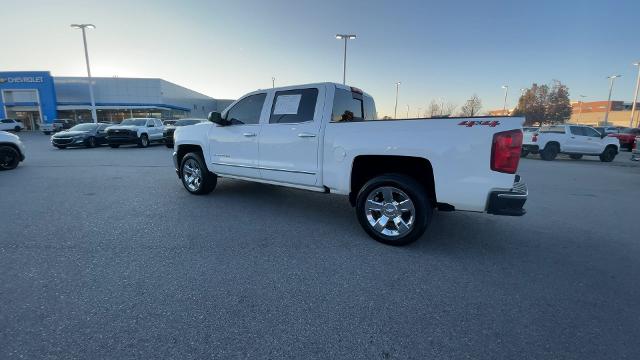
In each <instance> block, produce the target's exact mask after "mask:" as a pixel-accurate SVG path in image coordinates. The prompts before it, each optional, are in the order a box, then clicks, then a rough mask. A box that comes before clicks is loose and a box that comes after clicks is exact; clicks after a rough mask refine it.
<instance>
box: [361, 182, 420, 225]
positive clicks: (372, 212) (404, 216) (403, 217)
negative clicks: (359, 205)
mask: <svg viewBox="0 0 640 360" xmlns="http://www.w3.org/2000/svg"><path fill="white" fill-rule="evenodd" d="M365 214H366V217H367V221H368V222H369V225H371V227H372V228H373V229H374V230H375V231H376V232H378V233H380V234H382V235H385V236H387V237H399V236H403V235H405V234H407V233H408V232H410V231H411V229H412V228H413V225H414V222H415V214H416V209H415V206H414V204H413V201H411V198H409V196H408V195H407V194H405V193H404V191H402V190H400V189H398V188H395V187H393V186H382V187H379V188H376V189H374V190H373V191H371V192H370V193H369V196H367V201H366V203H365Z"/></svg>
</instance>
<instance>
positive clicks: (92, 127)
mask: <svg viewBox="0 0 640 360" xmlns="http://www.w3.org/2000/svg"><path fill="white" fill-rule="evenodd" d="M96 126H98V125H96V124H79V125H76V126H74V127H72V128H71V129H69V131H91V130H95V128H96Z"/></svg>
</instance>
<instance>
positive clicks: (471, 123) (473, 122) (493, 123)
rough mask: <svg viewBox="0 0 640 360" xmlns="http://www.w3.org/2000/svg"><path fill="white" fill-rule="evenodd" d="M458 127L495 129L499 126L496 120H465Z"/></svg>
mask: <svg viewBox="0 0 640 360" xmlns="http://www.w3.org/2000/svg"><path fill="white" fill-rule="evenodd" d="M458 125H460V126H466V127H472V126H474V125H481V126H490V127H496V126H498V125H500V121H497V120H492V121H478V120H465V121H461V122H460V123H459V124H458Z"/></svg>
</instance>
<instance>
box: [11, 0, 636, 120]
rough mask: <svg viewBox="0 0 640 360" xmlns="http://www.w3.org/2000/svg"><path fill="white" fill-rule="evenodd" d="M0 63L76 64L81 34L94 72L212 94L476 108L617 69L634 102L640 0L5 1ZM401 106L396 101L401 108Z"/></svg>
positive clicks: (588, 82)
mask: <svg viewBox="0 0 640 360" xmlns="http://www.w3.org/2000/svg"><path fill="white" fill-rule="evenodd" d="M0 11H1V12H2V14H3V16H2V22H1V24H0V29H2V34H3V37H2V43H3V46H2V51H1V53H0V54H1V56H0V71H1V70H5V71H11V70H50V71H51V72H52V74H53V75H54V76H84V75H86V69H85V65H84V57H83V52H82V51H83V50H82V40H81V36H80V32H79V31H78V30H73V29H71V28H70V27H69V24H71V23H83V22H84V23H93V24H95V25H96V26H97V29H95V30H90V32H89V34H88V39H89V51H90V57H91V62H92V72H93V75H94V76H108V77H109V76H114V75H118V76H120V77H158V78H163V79H166V80H169V81H172V82H175V83H177V84H180V85H183V86H186V87H189V88H192V89H194V90H197V91H200V92H202V93H204V94H207V95H210V96H213V97H217V98H236V97H238V96H240V95H242V94H244V93H245V92H248V91H252V90H255V89H257V88H267V87H270V86H271V77H272V76H274V77H276V85H290V84H298V83H307V82H319V81H335V82H341V81H342V51H343V44H342V42H340V41H338V40H336V39H335V34H336V33H355V34H357V35H358V39H356V40H354V41H350V42H349V51H348V63H347V83H348V84H350V85H352V86H357V87H360V88H362V89H364V90H365V91H367V92H369V93H370V94H372V95H373V96H374V97H375V98H376V101H377V104H378V110H379V113H380V115H385V114H392V113H393V105H394V99H395V85H394V83H395V82H396V81H401V82H402V84H401V85H400V101H399V111H398V112H399V115H400V114H402V115H403V116H404V115H406V105H407V104H408V105H409V106H410V110H411V115H412V116H413V115H415V112H416V111H417V109H418V108H419V107H421V108H423V110H424V108H425V107H426V106H427V104H428V103H429V102H430V101H431V100H432V99H440V98H442V99H444V101H445V102H452V103H455V104H456V105H458V106H459V105H461V104H462V103H463V102H464V101H465V99H467V98H469V97H470V96H471V95H472V94H474V93H477V94H478V95H479V96H480V98H481V99H482V100H483V105H484V108H483V110H485V111H486V110H488V109H494V108H502V97H503V94H504V93H503V90H502V89H501V86H502V85H503V84H508V85H509V86H510V89H511V90H510V93H511V94H510V99H509V106H513V104H514V103H515V101H516V95H517V93H519V89H520V88H522V87H528V86H530V84H531V83H532V82H538V83H548V82H550V81H551V80H552V79H559V80H561V81H562V82H564V83H565V84H567V85H568V86H569V90H570V93H571V97H572V99H577V98H578V95H579V94H583V95H587V96H588V98H587V100H602V99H605V100H606V96H607V93H608V80H607V79H606V76H607V75H610V74H622V75H623V78H622V79H619V81H617V82H616V85H615V87H614V95H613V97H614V99H616V100H624V101H631V98H632V96H633V88H634V85H635V76H636V68H635V67H634V66H632V63H633V62H634V61H636V60H640V43H639V41H638V39H639V38H640V36H639V34H640V1H639V0H626V1H621V0H593V1H588V0H581V1H579V0H555V1H547V0H535V1H491V0H485V1H477V0H473V1H470V0H464V1H455V0H453V1H451V0H450V1H403V0H395V1H347V0H343V1H333V0H322V1H319V0H316V1H304V0H298V1H288V0H270V1H266V0H245V1H192V0H183V1H168V0H154V1H152V0H136V1H129V0H127V1H123V0H110V1H104V0H101V1H93V0H83V1H77V0H68V1H44V0H41V1H29V0H20V1H8V0H1V5H0ZM400 109H402V111H400Z"/></svg>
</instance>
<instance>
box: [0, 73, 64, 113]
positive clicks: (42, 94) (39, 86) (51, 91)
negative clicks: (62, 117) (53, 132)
mask: <svg viewBox="0 0 640 360" xmlns="http://www.w3.org/2000/svg"><path fill="white" fill-rule="evenodd" d="M12 90H36V91H37V93H38V97H37V99H36V100H37V101H21V99H17V100H16V99H12V98H7V96H0V118H4V117H6V116H7V114H6V112H5V111H6V109H7V108H8V107H12V106H16V107H17V106H20V107H23V106H34V107H37V106H39V107H40V110H41V111H42V119H41V121H42V122H43V123H50V122H53V119H55V118H56V116H57V111H56V106H57V101H56V89H55V86H54V83H53V77H52V76H51V73H49V72H48V71H11V72H0V94H6V92H8V91H12Z"/></svg>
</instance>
